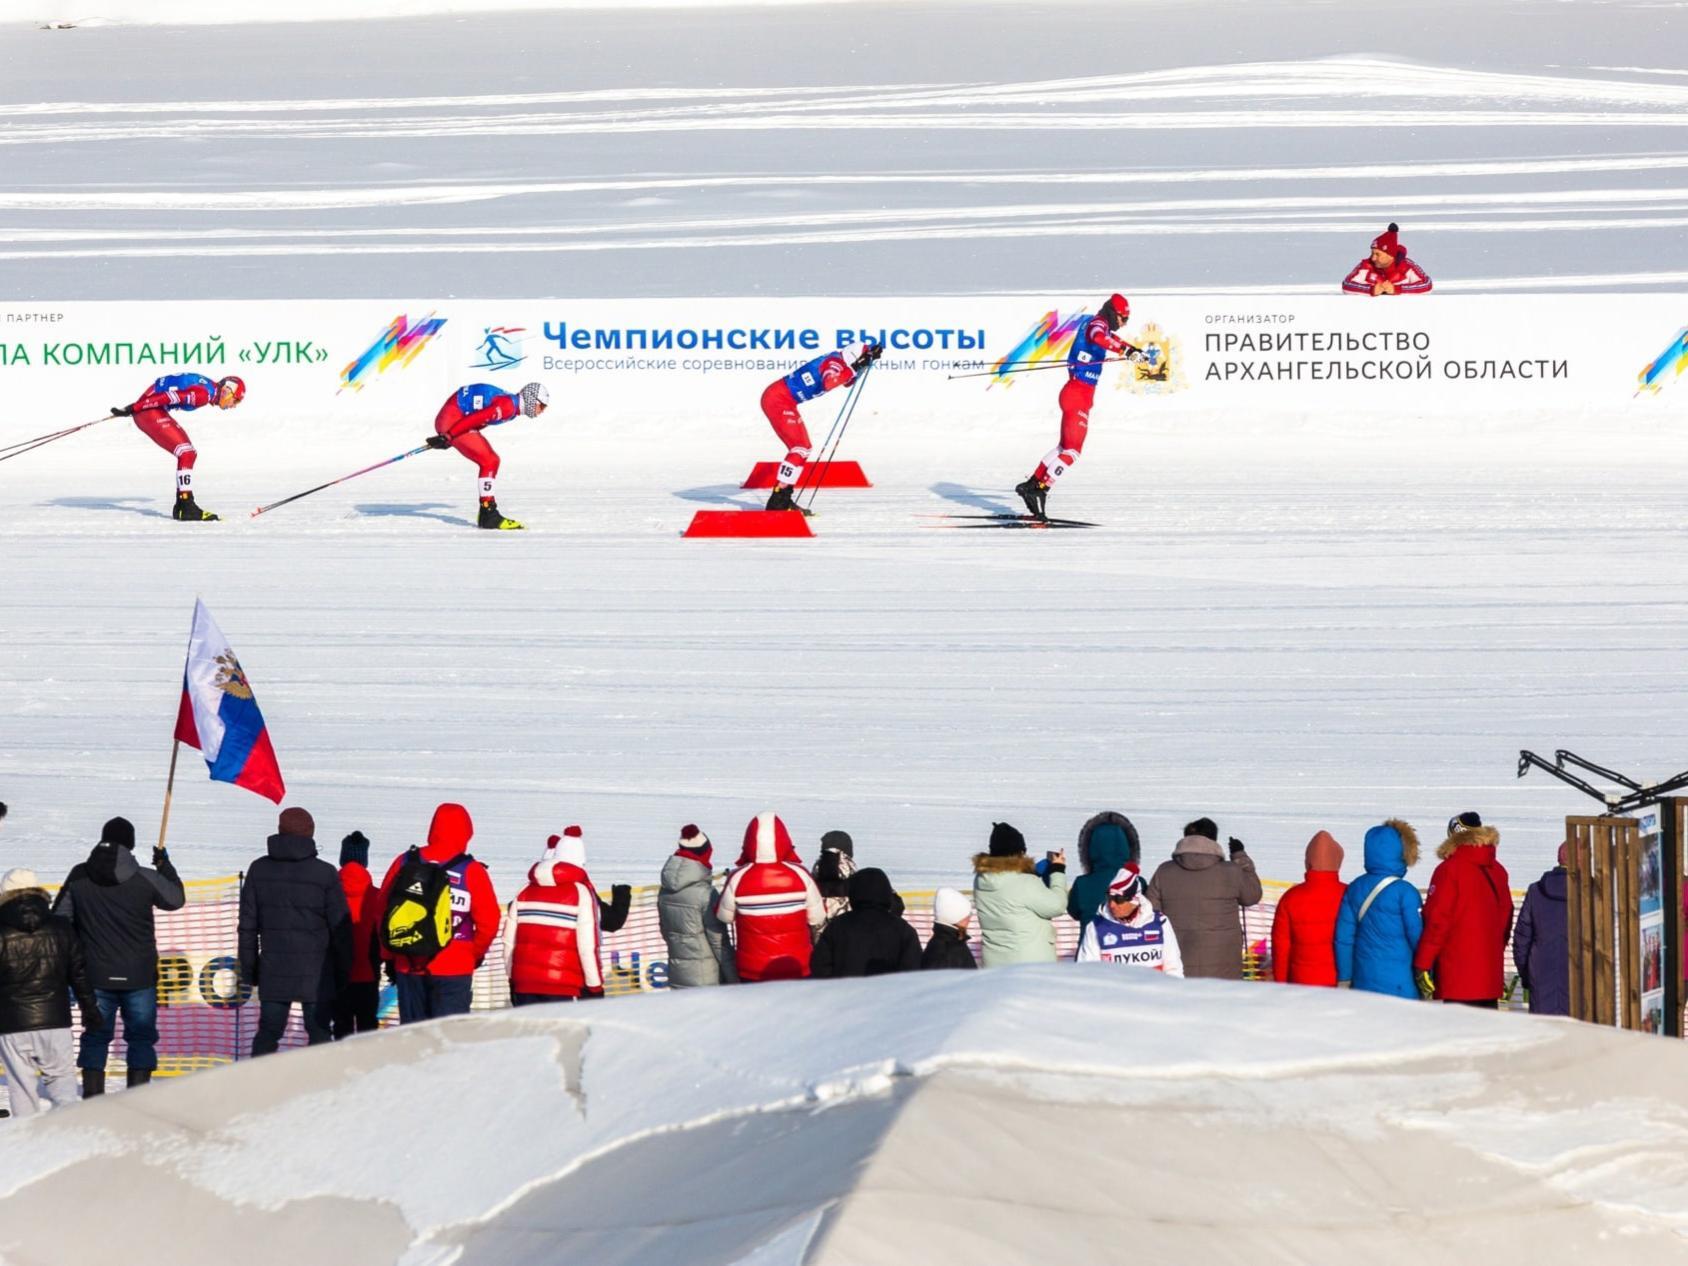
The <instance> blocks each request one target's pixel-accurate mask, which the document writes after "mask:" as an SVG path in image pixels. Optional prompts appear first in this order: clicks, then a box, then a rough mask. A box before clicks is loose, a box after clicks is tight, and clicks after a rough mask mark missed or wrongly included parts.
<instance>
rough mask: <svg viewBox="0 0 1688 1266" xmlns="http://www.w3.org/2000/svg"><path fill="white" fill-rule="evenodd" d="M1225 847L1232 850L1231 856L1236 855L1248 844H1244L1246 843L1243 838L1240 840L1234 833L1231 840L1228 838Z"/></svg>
mask: <svg viewBox="0 0 1688 1266" xmlns="http://www.w3.org/2000/svg"><path fill="white" fill-rule="evenodd" d="M1225 847H1227V848H1229V849H1230V850H1231V856H1232V857H1235V856H1236V855H1237V854H1238V853H1240V852H1242V851H1243V849H1244V848H1245V847H1246V845H1244V843H1243V842H1242V841H1241V840H1239V839H1238V838H1237V837H1236V836H1234V835H1233V836H1232V837H1231V838H1230V839H1229V840H1227V841H1226V842H1225Z"/></svg>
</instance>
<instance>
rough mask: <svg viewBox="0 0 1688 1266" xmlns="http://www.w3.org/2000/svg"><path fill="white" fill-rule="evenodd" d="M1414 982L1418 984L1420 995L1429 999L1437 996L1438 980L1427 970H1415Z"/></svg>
mask: <svg viewBox="0 0 1688 1266" xmlns="http://www.w3.org/2000/svg"><path fill="white" fill-rule="evenodd" d="M1413 984H1415V985H1417V986H1418V995H1419V997H1421V998H1424V999H1426V1000H1427V1001H1428V1000H1429V999H1431V998H1434V997H1435V996H1436V981H1435V979H1434V978H1433V977H1432V976H1431V975H1430V973H1429V972H1427V971H1421V972H1414V973H1413Z"/></svg>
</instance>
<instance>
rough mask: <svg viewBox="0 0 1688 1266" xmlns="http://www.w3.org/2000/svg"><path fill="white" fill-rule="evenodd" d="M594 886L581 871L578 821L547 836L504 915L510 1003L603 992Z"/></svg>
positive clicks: (581, 838)
mask: <svg viewBox="0 0 1688 1266" xmlns="http://www.w3.org/2000/svg"><path fill="white" fill-rule="evenodd" d="M601 944H602V938H601V937H600V935H599V926H598V890H597V889H596V888H594V887H593V886H592V879H591V876H589V875H588V874H587V873H586V841H585V838H584V836H583V835H582V833H581V830H580V828H579V827H578V826H571V827H566V828H564V830H563V833H562V834H561V835H553V836H552V837H551V838H550V839H549V840H547V841H546V847H545V855H544V856H543V857H541V858H540V859H539V860H538V861H537V862H535V863H534V864H533V868H532V869H531V870H529V871H528V882H527V887H526V888H523V889H522V890H521V892H520V893H519V894H518V895H517V897H516V899H515V900H514V901H512V902H511V903H510V909H509V911H508V913H507V914H506V915H505V918H504V964H505V968H506V970H507V971H508V972H509V973H510V1002H511V1004H512V1005H513V1006H518V1007H525V1006H527V1005H529V1004H530V1003H535V1002H573V1001H574V1000H575V999H577V998H602V997H603V996H604V969H603V965H602V964H601V963H600V962H599V960H598V947H599V946H600V945H601Z"/></svg>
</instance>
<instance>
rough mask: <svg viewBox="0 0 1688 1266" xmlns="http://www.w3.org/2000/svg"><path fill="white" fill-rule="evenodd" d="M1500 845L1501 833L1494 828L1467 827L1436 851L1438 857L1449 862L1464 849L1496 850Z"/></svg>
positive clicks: (1444, 842)
mask: <svg viewBox="0 0 1688 1266" xmlns="http://www.w3.org/2000/svg"><path fill="white" fill-rule="evenodd" d="M1499 844H1500V832H1499V831H1497V830H1495V828H1494V827H1492V826H1466V827H1461V828H1460V829H1459V830H1457V831H1455V832H1454V833H1453V834H1452V835H1450V836H1448V838H1447V839H1445V840H1443V841H1442V843H1441V846H1440V847H1439V848H1437V850H1436V856H1437V857H1440V858H1441V859H1442V860H1443V861H1447V860H1448V858H1450V857H1452V856H1453V855H1454V854H1455V853H1456V852H1458V851H1459V850H1460V849H1462V848H1494V847H1496V846H1497V845H1499Z"/></svg>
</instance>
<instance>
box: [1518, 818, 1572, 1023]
mask: <svg viewBox="0 0 1688 1266" xmlns="http://www.w3.org/2000/svg"><path fill="white" fill-rule="evenodd" d="M1565 848H1566V846H1565V845H1564V844H1561V845H1560V846H1559V864H1558V865H1557V866H1555V867H1554V868H1553V869H1552V870H1550V871H1548V872H1547V873H1546V874H1545V875H1543V876H1542V877H1541V878H1540V879H1538V880H1536V882H1535V883H1533V884H1531V885H1530V887H1529V890H1528V891H1527V892H1526V893H1525V894H1524V908H1523V909H1522V910H1520V911H1519V912H1518V923H1517V925H1516V926H1515V927H1514V928H1513V931H1512V961H1513V962H1514V963H1516V964H1517V965H1518V980H1519V983H1520V984H1522V985H1523V986H1524V988H1525V989H1526V990H1527V991H1528V992H1529V995H1530V1011H1531V1013H1532V1014H1534V1015H1570V1014H1571V949H1570V937H1569V935H1568V933H1567V931H1566V928H1567V925H1568V923H1569V918H1568V916H1567V913H1566V902H1565V898H1566V890H1567V888H1568V886H1569V884H1570V877H1569V875H1568V874H1567V872H1566V870H1565Z"/></svg>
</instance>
